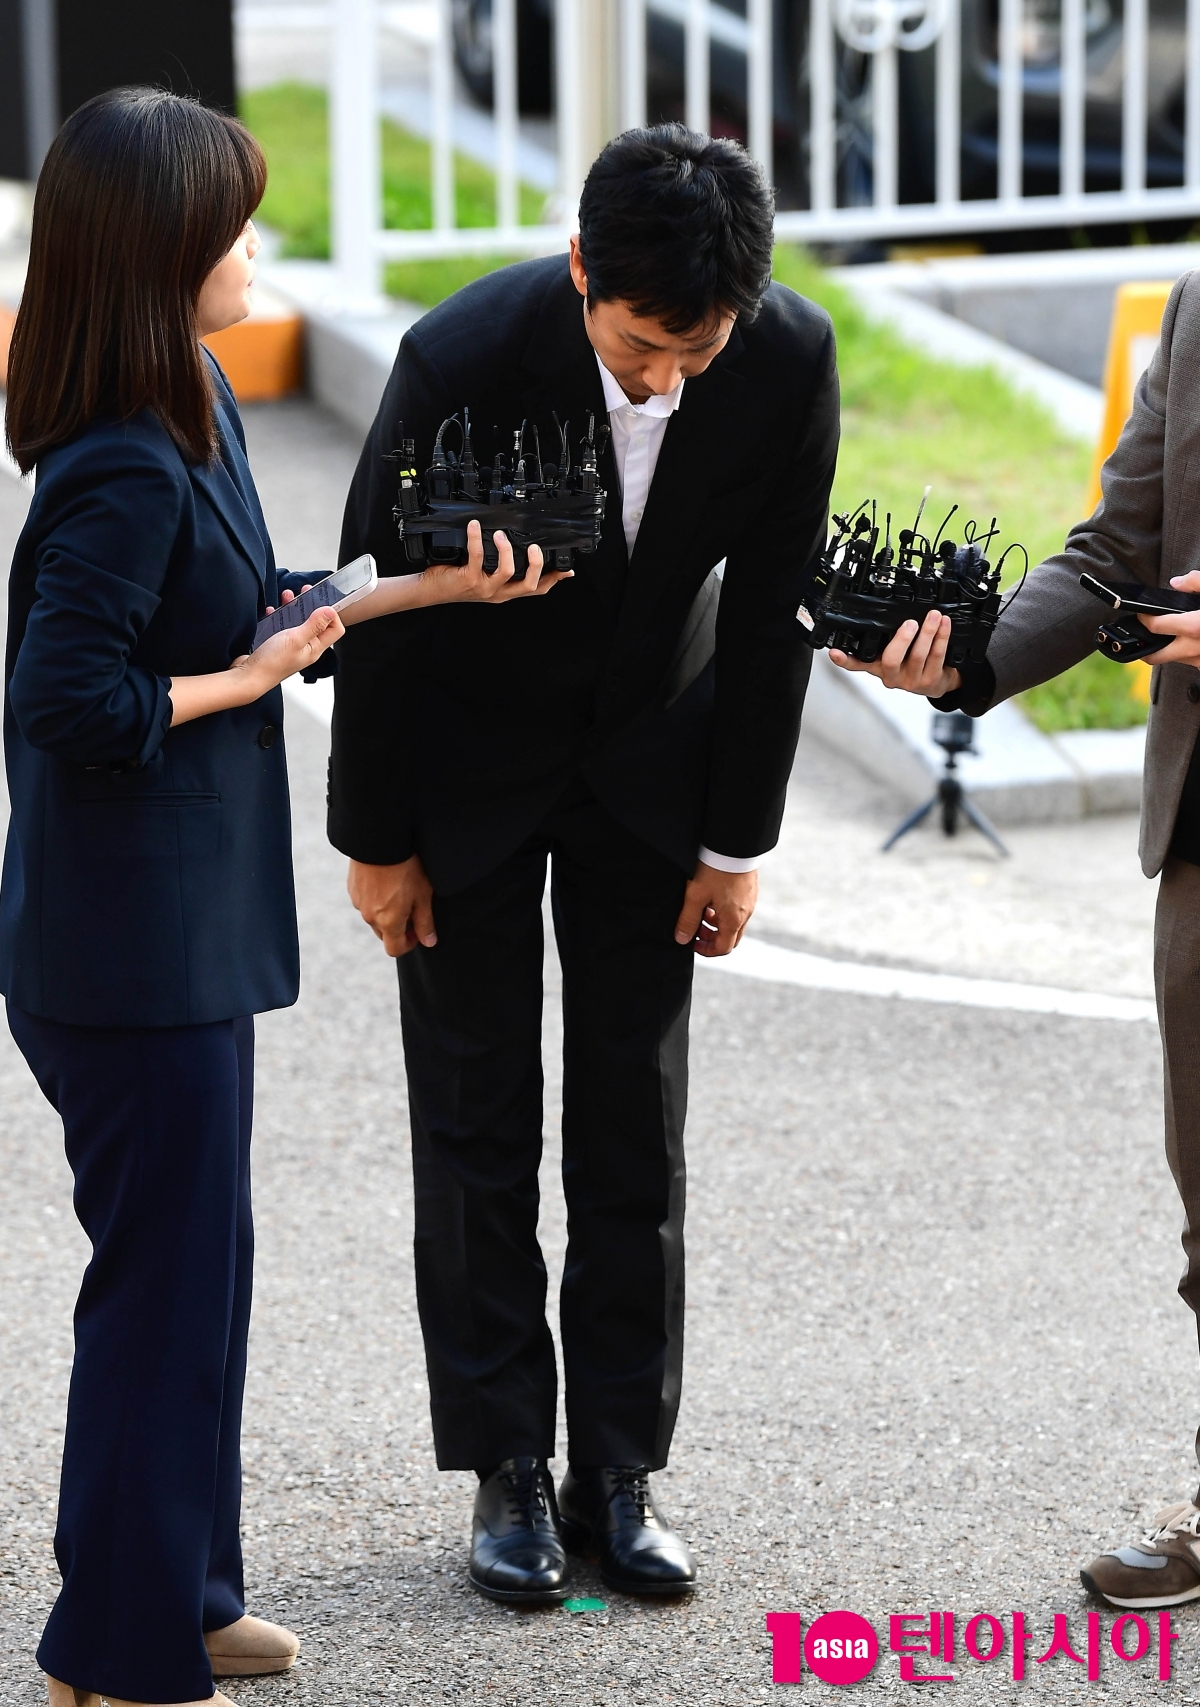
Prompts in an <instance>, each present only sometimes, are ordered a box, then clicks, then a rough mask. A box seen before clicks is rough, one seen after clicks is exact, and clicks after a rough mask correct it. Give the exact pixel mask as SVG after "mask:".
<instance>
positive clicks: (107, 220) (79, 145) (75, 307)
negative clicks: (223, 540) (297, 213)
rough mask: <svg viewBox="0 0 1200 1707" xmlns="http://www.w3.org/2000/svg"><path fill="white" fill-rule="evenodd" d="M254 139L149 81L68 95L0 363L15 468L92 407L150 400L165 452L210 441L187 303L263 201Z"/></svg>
mask: <svg viewBox="0 0 1200 1707" xmlns="http://www.w3.org/2000/svg"><path fill="white" fill-rule="evenodd" d="M266 180H267V168H266V162H265V160H264V159H263V155H262V150H261V149H260V148H259V146H258V144H257V142H255V140H254V138H253V137H252V136H251V135H250V133H249V131H248V130H246V129H245V127H244V126H243V125H241V124H239V123H238V121H237V120H236V119H232V118H229V117H227V116H226V115H225V114H224V113H218V112H214V111H213V110H212V109H211V108H209V107H202V106H201V105H200V104H199V102H197V101H191V100H186V99H184V98H183V97H181V96H179V95H168V94H165V93H163V92H162V91H161V90H159V89H117V90H114V91H112V92H110V93H109V94H106V95H99V96H97V97H96V99H95V100H92V101H88V102H87V103H86V105H84V106H82V107H80V108H79V109H78V110H77V111H76V112H74V113H72V114H71V117H70V118H69V119H68V120H67V122H66V123H65V124H64V125H63V127H62V129H61V130H60V131H59V133H58V135H57V137H56V138H55V140H54V142H53V144H52V145H51V147H50V151H49V153H48V154H47V155H46V161H45V164H44V165H43V167H42V171H41V176H40V177H39V179H38V186H37V194H36V196H35V198H34V204H33V234H32V240H31V244H30V252H29V272H28V275H27V277H26V281H25V293H24V296H23V298H22V301H21V307H20V311H19V313H18V314H17V323H16V326H15V327H14V329H13V337H12V349H11V351H10V354H9V365H8V406H7V414H8V442H9V445H10V447H11V450H12V454H13V456H14V457H15V458H16V460H17V462H18V463H19V464H20V465H21V467H22V468H23V469H26V470H28V469H30V468H32V467H33V465H34V464H35V463H36V462H37V460H38V458H39V457H40V456H42V455H43V454H44V453H45V452H46V451H47V450H49V449H50V448H51V447H52V446H54V445H57V444H62V443H63V442H64V441H65V440H67V439H70V438H72V437H74V435H75V434H76V433H78V432H80V431H81V429H82V428H84V427H85V426H87V424H88V422H89V421H92V420H94V419H95V418H96V416H98V415H115V416H117V417H118V418H120V419H121V420H128V419H129V417H130V416H131V415H135V414H137V412H138V411H139V410H140V409H151V410H153V412H154V413H155V414H156V415H157V416H158V418H159V420H160V421H161V422H162V424H163V426H164V427H165V428H166V429H167V431H168V432H169V433H170V435H171V437H172V438H173V439H174V440H175V443H176V444H177V445H178V446H179V448H180V450H181V451H182V452H183V453H184V454H185V455H186V456H187V457H189V458H191V459H192V460H193V461H196V462H205V461H208V460H209V459H210V458H211V457H212V456H214V455H215V453H216V450H217V432H216V422H215V419H214V416H213V392H212V382H211V380H210V378H209V373H208V369H207V366H206V364H205V361H204V358H203V356H202V355H201V353H200V342H199V339H200V333H199V327H198V325H197V320H196V305H197V301H198V298H199V295H200V287H201V286H202V285H203V283H204V280H205V278H206V277H207V276H208V274H209V273H210V272H211V271H212V269H213V267H215V266H216V264H217V262H218V261H220V260H221V259H222V258H223V257H224V256H225V255H227V254H228V253H229V251H230V249H231V248H232V247H233V245H234V243H235V242H236V241H237V238H238V234H239V233H240V232H241V230H242V228H243V227H244V226H245V224H246V221H247V220H248V219H249V218H250V215H251V214H252V213H253V212H254V210H255V208H256V207H257V206H258V204H259V202H260V201H261V200H262V193H263V189H264V188H265V185H266Z"/></svg>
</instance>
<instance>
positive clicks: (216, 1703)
mask: <svg viewBox="0 0 1200 1707" xmlns="http://www.w3.org/2000/svg"><path fill="white" fill-rule="evenodd" d="M87 1699H88V1700H89V1701H102V1702H103V1703H104V1707H237V1704H236V1703H235V1702H233V1701H231V1700H230V1699H229V1697H228V1695H222V1694H221V1691H220V1690H219V1689H218V1690H217V1691H216V1692H215V1693H214V1694H212V1695H210V1696H209V1698H208V1700H207V1701H163V1702H150V1701H120V1700H118V1698H117V1697H116V1696H115V1695H91V1696H88V1697H87Z"/></svg>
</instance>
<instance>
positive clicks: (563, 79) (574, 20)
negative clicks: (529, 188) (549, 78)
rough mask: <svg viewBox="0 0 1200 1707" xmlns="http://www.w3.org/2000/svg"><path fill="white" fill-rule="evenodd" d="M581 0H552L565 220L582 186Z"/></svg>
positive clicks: (571, 215) (568, 221)
mask: <svg viewBox="0 0 1200 1707" xmlns="http://www.w3.org/2000/svg"><path fill="white" fill-rule="evenodd" d="M580 4H581V0H555V3H554V76H555V96H554V117H555V129H556V132H557V140H558V185H559V195H560V197H561V199H562V209H561V218H562V221H563V223H564V224H566V225H571V224H573V223H574V220H575V218H576V215H577V214H578V211H579V194H580V191H581V190H582V189H583V176H584V167H583V143H582V135H581V129H582V125H583V89H582V80H581V77H580V64H579V47H580V44H579V7H580Z"/></svg>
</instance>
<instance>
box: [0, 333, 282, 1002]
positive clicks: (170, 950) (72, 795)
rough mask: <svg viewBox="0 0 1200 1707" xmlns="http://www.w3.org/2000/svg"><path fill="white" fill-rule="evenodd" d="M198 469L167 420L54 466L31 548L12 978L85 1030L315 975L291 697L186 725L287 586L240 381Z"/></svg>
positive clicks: (17, 756)
mask: <svg viewBox="0 0 1200 1707" xmlns="http://www.w3.org/2000/svg"><path fill="white" fill-rule="evenodd" d="M212 367H213V370H214V380H215V383H216V388H217V416H218V424H219V427H220V433H221V457H220V460H219V461H217V462H214V463H212V464H211V465H202V466H195V465H193V464H190V463H189V462H187V461H186V460H185V459H184V457H183V456H182V455H181V454H180V452H179V450H178V449H177V447H176V446H175V444H174V442H173V441H172V439H171V438H170V436H169V435H168V434H167V432H166V431H165V430H164V428H163V427H162V425H161V424H160V422H159V421H158V420H157V419H156V418H155V417H154V416H152V415H151V414H150V413H149V412H143V413H141V414H139V415H137V416H135V417H134V418H133V419H132V420H130V421H126V422H118V421H115V420H112V419H107V420H100V421H95V422H93V423H92V424H91V425H90V426H89V427H88V428H87V429H86V430H85V431H84V432H82V433H81V434H79V436H78V437H77V438H75V439H73V440H72V441H71V442H70V443H69V444H65V445H61V446H58V447H57V448H55V449H54V450H52V451H49V452H47V453H46V455H45V456H44V457H43V458H42V459H41V461H40V462H39V464H38V469H37V490H36V493H35V495H34V499H33V503H32V505H31V506H30V510H29V516H28V519H27V521H26V524H25V527H24V529H23V530H22V533H21V537H20V539H19V540H18V542H17V549H16V553H15V555H14V557H13V565H12V576H11V582H10V589H9V618H8V650H7V657H6V662H5V696H4V756H5V763H6V766H7V771H8V787H9V794H10V797H11V801H12V819H11V823H10V826H9V832H8V844H7V847H6V849H5V854H4V875H3V882H2V884H0V991H2V992H3V993H4V995H5V996H6V997H7V998H8V1000H9V1001H10V1002H11V1003H13V1004H14V1005H15V1006H16V1007H18V1008H23V1009H24V1010H25V1011H26V1012H27V1013H32V1014H38V1015H41V1016H43V1017H44V1018H47V1019H54V1020H60V1021H64V1022H66V1023H68V1024H73V1025H129V1026H167V1025H197V1024H204V1023H206V1022H209V1021H213V1020H222V1019H231V1018H234V1017H236V1016H238V1015H242V1014H251V1013H261V1012H263V1011H264V1010H265V1009H268V1008H278V1007H286V1006H288V1005H289V1004H290V1003H292V1002H294V1001H295V999H296V995H297V992H298V989H299V979H300V959H299V947H298V943H297V938H296V907H295V895H294V891H293V885H292V865H291V818H290V810H289V803H288V786H287V768H286V762H285V758H284V747H283V731H282V724H283V695H282V693H281V691H280V689H279V688H275V689H273V690H272V691H271V692H270V693H268V694H266V695H265V696H264V697H263V698H262V699H260V700H258V701H257V702H256V703H255V704H253V705H247V706H243V707H240V708H238V709H236V710H232V711H220V712H215V713H213V714H212V715H211V716H208V717H200V718H197V719H195V721H193V722H190V723H185V724H183V725H182V726H181V727H180V728H178V729H173V728H172V727H171V703H170V700H169V698H168V689H169V687H170V682H171V678H172V676H173V675H181V676H190V675H203V674H206V673H207V672H210V671H215V670H223V669H225V668H227V667H228V665H229V664H230V663H231V662H232V661H233V659H234V658H236V657H237V656H238V655H239V654H241V653H244V652H247V651H249V649H250V642H251V638H252V636H253V634H254V628H255V624H256V623H257V622H258V620H259V618H260V617H261V616H262V615H263V613H264V610H265V607H266V606H267V605H268V604H277V603H278V602H279V594H280V591H281V589H282V587H284V586H287V585H289V584H291V585H292V589H293V591H295V590H297V589H298V587H299V585H300V578H299V577H298V576H293V577H289V576H287V575H286V574H282V573H278V572H277V571H276V567H275V560H274V556H273V554H272V551H271V542H270V539H269V537H268V534H267V528H266V523H265V521H264V519H263V514H262V509H261V507H260V506H259V502H258V497H257V494H256V493H255V490H254V482H253V480H252V479H251V475H250V468H249V464H248V463H247V461H246V444H245V436H244V434H243V432H242V425H241V421H240V419H239V417H238V412H237V406H236V404H235V403H234V400H233V394H232V392H231V391H230V390H229V387H228V385H227V383H226V381H225V378H224V375H223V374H222V373H221V372H220V369H219V368H218V367H217V364H216V363H215V362H213V363H212Z"/></svg>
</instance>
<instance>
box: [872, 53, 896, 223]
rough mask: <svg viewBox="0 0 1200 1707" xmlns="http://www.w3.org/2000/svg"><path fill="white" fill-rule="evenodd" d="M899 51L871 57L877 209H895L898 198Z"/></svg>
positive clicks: (876, 54)
mask: <svg viewBox="0 0 1200 1707" xmlns="http://www.w3.org/2000/svg"><path fill="white" fill-rule="evenodd" d="M898 54H899V49H898V48H896V47H895V46H894V45H889V46H888V47H881V48H880V49H879V50H878V52H877V53H875V54H873V55H872V57H871V131H872V143H873V159H874V175H875V206H876V207H877V208H891V207H895V205H896V201H897V199H898V189H899V185H898V178H899V163H900V149H899V136H898V135H897V127H898V125H899V122H900V102H899V98H898V96H899V87H898V86H899V80H900V79H899V71H900V68H899V65H898V63H897V56H898Z"/></svg>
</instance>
